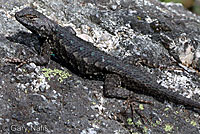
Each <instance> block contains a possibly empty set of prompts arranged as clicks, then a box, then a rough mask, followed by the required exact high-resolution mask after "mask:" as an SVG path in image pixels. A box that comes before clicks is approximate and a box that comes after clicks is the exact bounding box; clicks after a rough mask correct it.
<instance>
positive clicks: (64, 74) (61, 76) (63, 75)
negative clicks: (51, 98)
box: [42, 68, 71, 82]
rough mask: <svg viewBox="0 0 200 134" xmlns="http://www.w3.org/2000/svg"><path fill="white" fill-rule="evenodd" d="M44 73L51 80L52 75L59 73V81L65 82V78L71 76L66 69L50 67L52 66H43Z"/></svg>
mask: <svg viewBox="0 0 200 134" xmlns="http://www.w3.org/2000/svg"><path fill="white" fill-rule="evenodd" d="M42 72H43V75H44V76H45V77H46V78H47V79H48V80H51V78H52V77H54V76H56V75H58V81H59V82H63V79H66V78H68V77H70V76H71V74H69V73H68V72H66V71H63V70H59V69H53V70H52V69H50V68H43V69H42Z"/></svg>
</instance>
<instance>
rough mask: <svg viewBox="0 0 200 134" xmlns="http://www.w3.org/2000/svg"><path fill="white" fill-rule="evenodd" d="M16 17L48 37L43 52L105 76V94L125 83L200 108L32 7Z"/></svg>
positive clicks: (85, 72) (93, 74) (92, 74)
mask: <svg viewBox="0 0 200 134" xmlns="http://www.w3.org/2000/svg"><path fill="white" fill-rule="evenodd" d="M15 17H16V19H17V21H19V22H20V23H21V24H22V25H24V26H25V27H26V28H27V29H29V30H30V31H32V32H33V33H34V34H38V35H39V36H40V37H41V38H43V39H45V43H44V44H43V46H42V47H43V48H44V49H43V50H45V51H44V52H43V53H48V51H49V49H50V50H51V51H52V52H53V53H55V55H56V56H58V57H59V59H61V61H62V64H65V65H67V67H69V66H70V67H71V68H73V69H74V71H76V72H78V74H82V75H83V76H90V77H93V78H95V77H96V78H102V79H103V80H104V83H105V84H104V93H105V95H107V93H109V91H111V92H113V94H114V95H118V96H120V95H121V94H120V92H118V91H119V90H118V89H119V87H120V86H122V87H125V88H126V89H129V90H133V91H140V92H142V93H144V94H147V95H151V96H153V97H155V98H158V99H161V100H163V99H164V100H168V101H172V102H174V103H177V104H182V105H185V106H190V107H193V108H198V109H200V103H198V102H195V101H193V100H191V99H189V98H185V97H184V96H181V95H179V93H177V92H172V91H170V90H169V89H167V88H165V87H163V86H161V85H160V84H158V83H157V82H156V80H155V78H153V77H151V75H150V74H148V73H147V72H144V71H142V70H141V69H139V68H138V67H133V66H132V65H130V64H126V63H124V62H123V61H121V60H120V59H118V58H115V57H113V56H111V55H109V54H107V53H105V52H103V51H100V50H99V49H98V48H97V47H95V46H94V45H93V44H92V43H90V42H87V41H84V40H82V39H80V38H78V37H77V36H76V34H75V32H74V31H73V29H72V28H70V27H62V26H60V25H58V24H57V23H56V22H54V21H52V20H50V19H49V18H47V17H46V16H44V15H43V14H42V13H40V12H38V11H36V10H35V9H33V8H30V7H27V8H24V9H23V10H21V11H19V12H17V13H16V14H15ZM112 89H114V90H112ZM111 97H115V96H112V95H111Z"/></svg>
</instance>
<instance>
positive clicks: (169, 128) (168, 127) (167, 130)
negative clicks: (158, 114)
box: [164, 124, 173, 132]
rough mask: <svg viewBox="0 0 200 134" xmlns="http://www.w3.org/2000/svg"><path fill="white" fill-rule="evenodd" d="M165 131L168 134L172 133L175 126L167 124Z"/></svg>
mask: <svg viewBox="0 0 200 134" xmlns="http://www.w3.org/2000/svg"><path fill="white" fill-rule="evenodd" d="M164 129H165V131H166V132H169V131H172V129H173V126H172V125H170V124H166V125H165V128H164Z"/></svg>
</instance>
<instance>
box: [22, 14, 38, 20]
mask: <svg viewBox="0 0 200 134" xmlns="http://www.w3.org/2000/svg"><path fill="white" fill-rule="evenodd" d="M24 17H26V18H28V19H30V20H34V19H35V18H37V16H36V15H31V14H26V15H24Z"/></svg>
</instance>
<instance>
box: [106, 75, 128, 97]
mask: <svg viewBox="0 0 200 134" xmlns="http://www.w3.org/2000/svg"><path fill="white" fill-rule="evenodd" d="M103 94H104V96H105V97H107V98H119V99H127V98H129V97H130V96H131V94H132V92H131V91H130V90H127V89H126V88H123V87H121V78H120V76H119V75H117V74H107V75H106V77H105V81H104V89H103Z"/></svg>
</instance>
